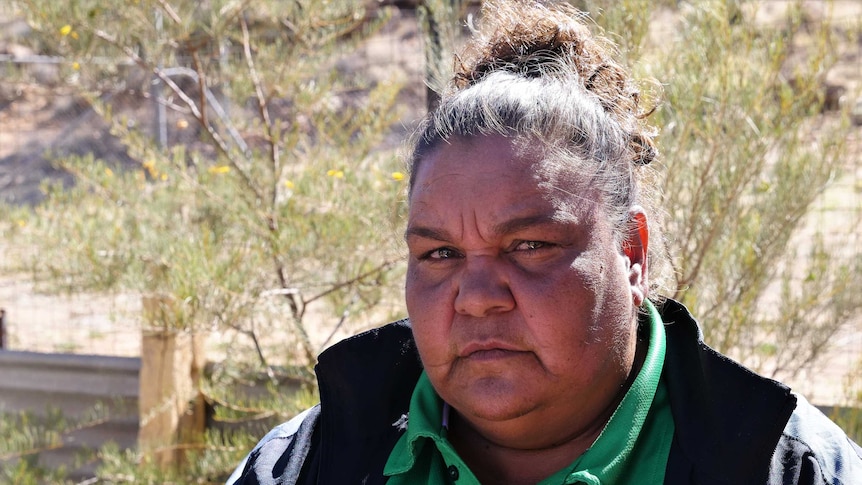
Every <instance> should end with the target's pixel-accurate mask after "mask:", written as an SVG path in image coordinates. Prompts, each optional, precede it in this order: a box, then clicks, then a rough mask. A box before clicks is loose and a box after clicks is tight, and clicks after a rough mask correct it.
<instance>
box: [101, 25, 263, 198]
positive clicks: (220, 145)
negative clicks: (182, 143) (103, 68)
mask: <svg viewBox="0 0 862 485" xmlns="http://www.w3.org/2000/svg"><path fill="white" fill-rule="evenodd" d="M93 34H94V35H95V36H96V37H98V38H100V39H102V40H103V41H105V42H107V43H108V44H109V45H112V46H114V47H116V48H117V49H120V50H121V51H122V52H123V53H124V54H125V55H126V56H127V57H128V58H129V59H131V60H132V61H133V62H134V63H135V64H137V65H138V66H140V67H142V68H144V69H146V70H148V71H150V72H152V73H153V75H155V76H156V77H158V78H159V80H160V81H162V82H163V83H165V85H166V86H168V87H169V88H170V89H171V91H172V92H173V93H174V94H176V95H177V96H179V98H180V99H181V100H182V101H183V102H184V103H185V104H186V106H188V107H189V109H190V110H191V112H192V116H193V117H194V118H195V119H196V120H198V122H200V123H201V126H202V127H203V128H204V130H205V131H206V132H207V134H208V135H209V136H210V138H211V139H212V140H213V142H214V143H215V146H216V148H217V149H218V150H219V151H220V152H221V153H222V154H224V155H225V157H227V159H228V161H229V162H230V164H231V166H232V167H233V168H234V169H235V170H236V171H237V173H239V174H240V177H242V179H243V181H244V182H245V184H246V186H248V188H249V189H250V190H251V191H253V192H254V194H255V196H256V197H257V198H258V199H261V200H263V198H264V197H263V194H261V193H260V190H259V189H258V188H257V186H256V185H255V184H254V183H253V182H252V180H251V177H250V176H249V175H248V174H247V173H246V172H245V170H244V169H243V168H242V166H241V165H240V163H239V162H238V161H237V160H236V158H235V157H234V156H233V154H232V152H231V150H230V149H229V148H228V146H227V144H226V143H225V141H224V139H223V138H222V136H221V135H220V134H219V133H218V132H217V131H216V130H215V128H213V126H212V124H209V123H207V124H203V123H202V122H203V120H204V119H205V117H204V116H203V114H202V113H201V111H200V109H198V106H197V104H196V103H195V101H194V100H193V99H191V98H190V97H189V95H188V94H186V93H185V91H183V90H182V89H181V88H180V87H179V86H178V85H177V83H175V82H174V80H173V79H171V78H170V76H168V75H167V74H166V73H165V71H164V70H162V69H159V68H158V67H155V66H153V65H151V64H150V63H148V62H147V61H146V60H144V59H143V58H141V56H139V55H138V54H137V53H136V52H135V51H134V50H132V49H131V48H130V47H128V46H124V45H121V44H119V43H118V42H117V40H116V39H114V38H113V37H112V36H111V35H110V34H108V33H107V32H105V31H103V30H100V29H93ZM246 155H247V154H246Z"/></svg>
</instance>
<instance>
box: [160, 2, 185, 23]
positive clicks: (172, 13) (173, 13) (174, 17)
mask: <svg viewBox="0 0 862 485" xmlns="http://www.w3.org/2000/svg"><path fill="white" fill-rule="evenodd" d="M157 1H158V2H159V5H161V6H162V10H164V11H165V13H166V14H168V17H170V18H171V20H173V21H174V23H176V24H179V25H182V23H183V21H182V19H180V16H179V15H177V12H176V10H174V8H173V7H171V5H170V4H169V3H168V2H166V1H165V0H157Z"/></svg>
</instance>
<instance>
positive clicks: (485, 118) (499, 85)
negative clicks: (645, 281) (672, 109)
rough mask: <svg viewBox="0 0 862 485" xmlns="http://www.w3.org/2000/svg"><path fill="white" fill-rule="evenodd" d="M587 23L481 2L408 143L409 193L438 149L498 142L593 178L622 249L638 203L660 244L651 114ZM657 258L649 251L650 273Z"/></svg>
mask: <svg viewBox="0 0 862 485" xmlns="http://www.w3.org/2000/svg"><path fill="white" fill-rule="evenodd" d="M586 20H587V16H586V14H583V13H581V12H579V11H577V10H576V9H574V8H573V7H571V6H569V5H567V4H558V5H554V4H548V3H545V2H541V1H487V2H485V5H484V6H483V9H482V22H481V25H480V28H479V30H478V31H475V32H474V37H473V39H472V42H471V43H469V44H468V46H467V48H466V50H465V52H464V53H463V54H462V55H461V56H459V57H458V58H456V72H455V74H454V76H453V79H452V80H451V82H450V83H449V86H448V87H447V89H446V91H445V92H444V93H443V95H442V98H441V100H440V104H439V105H438V107H437V108H436V109H435V110H434V111H433V112H431V113H429V114H428V115H427V116H426V118H425V119H424V121H423V122H422V124H421V125H420V128H419V130H418V132H417V134H416V136H415V138H414V140H413V145H412V151H411V154H410V156H409V157H408V160H407V162H408V169H409V171H410V184H409V188H410V193H411V194H412V190H413V185H414V183H415V179H416V173H417V172H418V167H419V165H420V164H421V162H422V160H423V159H424V158H425V157H426V156H428V155H429V154H430V153H432V152H433V151H434V150H435V149H437V148H438V146H439V145H440V143H441V142H444V141H446V140H450V139H452V138H473V137H478V136H487V135H501V136H504V137H507V138H510V139H512V140H513V142H521V143H523V144H526V145H529V146H530V148H534V149H538V150H540V153H541V154H542V156H543V157H544V158H545V160H546V161H547V162H549V163H552V164H555V165H557V166H556V167H555V168H556V169H557V170H556V172H558V173H563V174H564V173H566V172H569V173H572V172H575V171H580V172H581V173H585V174H586V175H587V176H589V177H590V180H591V186H592V187H593V188H595V189H597V190H598V191H599V192H600V193H601V198H602V202H603V204H604V208H605V211H606V213H607V215H608V217H609V218H610V219H611V222H612V224H613V227H614V229H615V233H616V235H617V240H618V241H621V240H622V239H623V236H624V235H625V234H626V231H630V230H633V228H632V227H631V221H630V217H629V215H628V213H629V209H630V208H631V207H632V206H634V205H641V206H643V207H645V210H646V211H647V212H648V213H649V215H650V218H649V219H650V221H651V222H650V229H651V230H654V231H653V233H654V235H656V236H657V235H658V232H657V229H658V228H657V225H656V224H655V222H656V221H655V219H657V218H658V217H657V215H658V211H656V210H652V209H653V208H652V207H651V205H652V204H651V202H652V200H653V197H652V196H651V195H652V194H649V193H643V192H644V191H642V190H641V186H642V185H643V186H645V187H646V188H647V189H651V188H653V187H652V186H651V184H644V183H642V179H644V178H646V177H648V176H649V172H651V171H649V170H646V169H647V167H646V166H647V165H648V164H649V163H651V162H652V161H653V160H654V159H656V158H657V156H658V151H657V150H656V147H655V144H654V137H655V130H654V129H652V128H651V127H649V126H648V125H647V124H646V122H645V118H646V117H647V116H648V115H649V114H650V113H651V112H652V110H644V109H642V108H641V106H640V101H641V99H640V91H639V90H638V87H637V85H636V84H635V83H634V81H633V80H632V79H631V76H630V75H629V73H628V72H627V70H626V69H625V68H624V67H623V66H622V65H621V64H620V63H619V62H617V61H616V59H615V58H614V56H615V55H616V54H617V52H616V50H615V48H614V46H613V45H612V44H611V43H610V42H609V41H608V40H606V39H604V38H603V37H601V36H598V35H593V33H592V32H591V31H590V29H589V28H588V27H587V25H586ZM465 163H469V161H465ZM646 192H649V190H647V191H646ZM651 240H653V241H655V242H659V241H658V240H657V239H656V238H654V237H651ZM651 246H653V245H651ZM661 246H662V245H661V244H656V245H655V247H656V248H658V247H661ZM660 256H661V255H660V254H657V252H656V251H655V250H652V249H651V251H650V258H651V259H650V266H651V268H655V269H657V268H656V267H655V263H658V262H659V260H660V259H661V258H660ZM659 266H660V265H659ZM650 273H651V274H653V275H655V273H654V271H652V270H651V271H650ZM650 279H651V281H657V279H653V278H652V277H651V278H650ZM653 286H654V285H653Z"/></svg>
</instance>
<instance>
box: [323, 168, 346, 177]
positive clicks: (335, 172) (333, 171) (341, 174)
mask: <svg viewBox="0 0 862 485" xmlns="http://www.w3.org/2000/svg"><path fill="white" fill-rule="evenodd" d="M326 175H328V176H330V177H333V178H337V179H343V178H344V171H343V170H336V169H334V168H330V169H329V170H327V171H326Z"/></svg>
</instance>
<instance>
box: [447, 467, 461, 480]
mask: <svg viewBox="0 0 862 485" xmlns="http://www.w3.org/2000/svg"><path fill="white" fill-rule="evenodd" d="M448 472H449V478H451V479H452V481H455V480H457V479H458V475H459V473H458V467H457V466H455V465H451V466H450V467H449V469H448Z"/></svg>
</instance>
